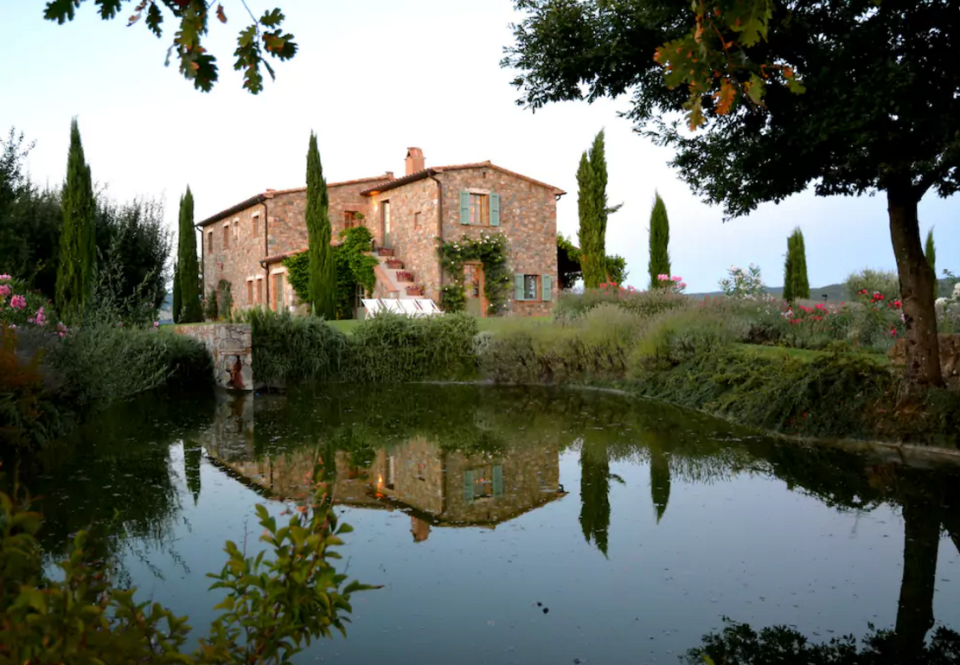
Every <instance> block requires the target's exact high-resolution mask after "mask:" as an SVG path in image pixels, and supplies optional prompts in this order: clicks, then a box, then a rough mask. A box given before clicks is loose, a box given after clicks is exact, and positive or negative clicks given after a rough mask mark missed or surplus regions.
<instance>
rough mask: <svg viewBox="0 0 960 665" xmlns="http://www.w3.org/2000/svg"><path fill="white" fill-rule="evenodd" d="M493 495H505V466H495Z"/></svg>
mask: <svg viewBox="0 0 960 665" xmlns="http://www.w3.org/2000/svg"><path fill="white" fill-rule="evenodd" d="M493 495H494V496H503V467H502V466H495V467H493Z"/></svg>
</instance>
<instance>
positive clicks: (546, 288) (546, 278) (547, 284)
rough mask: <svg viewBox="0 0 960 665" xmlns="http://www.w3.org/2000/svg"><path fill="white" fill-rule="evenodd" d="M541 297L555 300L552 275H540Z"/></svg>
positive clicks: (548, 300)
mask: <svg viewBox="0 0 960 665" xmlns="http://www.w3.org/2000/svg"><path fill="white" fill-rule="evenodd" d="M540 299H541V300H546V301H547V302H550V301H551V300H553V278H552V277H551V276H550V275H540Z"/></svg>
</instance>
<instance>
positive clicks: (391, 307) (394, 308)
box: [380, 298, 406, 315]
mask: <svg viewBox="0 0 960 665" xmlns="http://www.w3.org/2000/svg"><path fill="white" fill-rule="evenodd" d="M380 302H382V303H383V306H384V307H386V310H387V311H388V312H391V313H393V314H400V315H403V314H406V312H404V311H403V305H401V304H400V300H399V299H397V298H384V299H383V300H381V301H380Z"/></svg>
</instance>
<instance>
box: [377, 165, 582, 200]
mask: <svg viewBox="0 0 960 665" xmlns="http://www.w3.org/2000/svg"><path fill="white" fill-rule="evenodd" d="M479 168H487V169H494V170H496V171H500V172H501V173H506V174H507V175H510V176H513V177H515V178H520V179H521V180H526V181H527V182H529V183H533V184H534V185H537V186H539V187H545V188H547V189H551V190H553V192H554V194H557V195H558V196H563V195H564V194H566V192H565V191H563V190H562V189H560V188H559V187H554V186H553V185H548V184H547V183H545V182H541V181H540V180H535V179H533V178H531V177H529V176H525V175H523V174H520V173H517V172H516V171H511V170H509V169H505V168H503V167H502V166H497V165H496V164H494V163H493V162H491V161H490V160H487V161H485V162H474V163H472V164H454V165H452V166H434V167H431V168H427V169H423V170H422V171H417V172H416V173H411V174H410V175H406V176H403V177H402V178H394V179H393V180H390V181H387V182H385V183H382V184H380V185H377V186H374V187H370V188H368V189H365V190H363V191H362V192H360V195H361V196H371V195H373V194H379V193H380V192H386V191H389V190H391V189H396V188H397V187H400V186H402V185H406V184H407V183H411V182H416V181H418V180H423V179H424V178H428V177H430V176H432V175H436V174H437V173H443V172H445V171H464V170H467V169H479Z"/></svg>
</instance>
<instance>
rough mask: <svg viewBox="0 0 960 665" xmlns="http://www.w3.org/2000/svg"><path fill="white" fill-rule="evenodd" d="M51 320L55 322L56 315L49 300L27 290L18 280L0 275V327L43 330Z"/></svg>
mask: <svg viewBox="0 0 960 665" xmlns="http://www.w3.org/2000/svg"><path fill="white" fill-rule="evenodd" d="M51 320H56V314H55V313H54V312H53V305H52V304H51V303H50V301H49V300H47V299H46V298H45V297H44V296H43V295H41V294H39V293H36V292H34V291H31V290H29V289H28V288H27V286H26V285H25V284H24V283H23V282H21V281H20V280H15V279H13V278H12V277H10V275H7V274H3V275H0V326H7V327H10V328H14V329H16V328H22V327H24V326H37V327H40V328H43V327H45V326H46V325H47V323H48V322H49V321H51Z"/></svg>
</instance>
